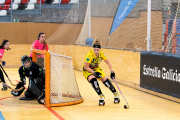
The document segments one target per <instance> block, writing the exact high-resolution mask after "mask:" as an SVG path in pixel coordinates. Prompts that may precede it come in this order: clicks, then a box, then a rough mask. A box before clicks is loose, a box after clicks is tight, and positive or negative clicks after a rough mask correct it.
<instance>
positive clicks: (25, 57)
mask: <svg viewBox="0 0 180 120" xmlns="http://www.w3.org/2000/svg"><path fill="white" fill-rule="evenodd" d="M27 61H29V62H30V66H31V64H32V62H31V59H30V57H29V56H27V55H24V56H22V57H21V62H22V65H23V66H24V68H29V67H30V66H29V67H26V66H25V65H24V63H25V62H27Z"/></svg>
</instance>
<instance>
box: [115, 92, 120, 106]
mask: <svg viewBox="0 0 180 120" xmlns="http://www.w3.org/2000/svg"><path fill="white" fill-rule="evenodd" d="M119 102H120V99H119V94H118V92H114V103H115V104H118V103H119Z"/></svg>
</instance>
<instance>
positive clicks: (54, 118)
mask: <svg viewBox="0 0 180 120" xmlns="http://www.w3.org/2000/svg"><path fill="white" fill-rule="evenodd" d="M5 71H6V73H7V74H8V76H9V78H10V79H11V81H12V82H13V83H17V82H18V80H19V75H18V68H5ZM75 75H76V80H77V83H78V86H79V90H80V93H81V95H82V97H83V98H84V102H83V103H80V104H77V105H72V106H65V107H52V108H49V109H48V108H45V107H44V105H41V104H38V102H37V100H32V101H22V100H19V97H13V96H12V95H11V94H10V91H11V90H10V89H8V90H7V91H0V111H1V113H2V115H3V116H4V118H5V120H64V119H65V120H180V103H176V102H173V101H170V100H166V99H163V98H160V97H157V96H154V95H151V94H147V93H144V92H141V91H138V90H136V89H133V88H130V87H127V86H123V85H120V84H118V85H119V87H120V89H121V91H122V93H123V95H124V96H125V98H126V100H127V101H128V103H129V106H130V109H124V105H125V104H126V103H125V101H124V99H123V97H122V96H121V94H120V100H121V102H120V104H114V101H113V99H114V98H113V97H114V96H113V94H112V93H111V91H110V90H109V89H108V88H106V87H105V86H104V85H103V84H102V83H101V82H99V83H100V87H101V90H102V92H103V93H104V94H105V102H106V104H105V106H99V105H98V102H99V100H98V99H99V97H98V95H97V94H96V92H95V91H94V89H93V88H92V87H91V84H89V83H88V82H87V81H86V79H85V78H84V77H83V75H82V72H80V71H75ZM4 77H5V79H6V82H7V84H8V85H11V84H10V83H9V81H8V79H7V78H6V76H4ZM27 81H28V80H27ZM113 84H114V86H115V87H116V90H117V91H118V88H117V86H116V84H115V83H114V82H113ZM0 86H1V87H0V88H2V85H0ZM12 87H14V86H12ZM26 87H27V85H26ZM118 92H119V91H118ZM22 96H24V93H23V94H22V95H21V97H22ZM1 117H2V116H1V115H0V118H1Z"/></svg>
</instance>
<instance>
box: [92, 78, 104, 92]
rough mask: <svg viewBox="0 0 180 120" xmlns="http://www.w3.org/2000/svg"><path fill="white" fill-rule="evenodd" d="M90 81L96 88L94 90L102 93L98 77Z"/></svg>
mask: <svg viewBox="0 0 180 120" xmlns="http://www.w3.org/2000/svg"><path fill="white" fill-rule="evenodd" d="M90 83H91V85H92V87H93V88H94V90H95V91H96V92H97V94H98V95H101V94H102V92H101V89H100V87H99V83H98V81H97V79H96V78H93V79H91V80H90Z"/></svg>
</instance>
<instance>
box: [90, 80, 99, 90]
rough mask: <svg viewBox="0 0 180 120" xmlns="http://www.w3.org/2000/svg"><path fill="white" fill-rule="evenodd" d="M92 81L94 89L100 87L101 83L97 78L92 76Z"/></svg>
mask: <svg viewBox="0 0 180 120" xmlns="http://www.w3.org/2000/svg"><path fill="white" fill-rule="evenodd" d="M90 83H91V85H92V87H93V88H94V89H99V83H98V81H97V79H96V78H92V79H91V80H90Z"/></svg>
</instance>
